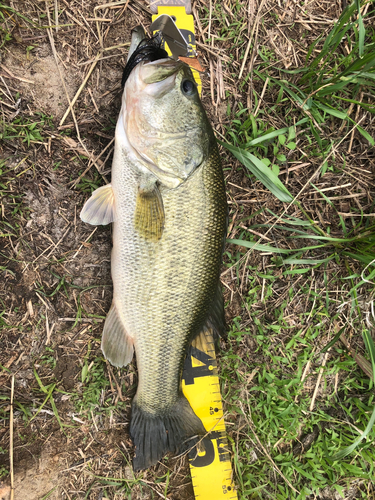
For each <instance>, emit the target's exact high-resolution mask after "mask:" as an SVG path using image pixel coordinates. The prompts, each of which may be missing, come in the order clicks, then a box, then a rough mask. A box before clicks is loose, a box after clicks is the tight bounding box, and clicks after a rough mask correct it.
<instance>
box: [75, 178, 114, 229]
mask: <svg viewBox="0 0 375 500" xmlns="http://www.w3.org/2000/svg"><path fill="white" fill-rule="evenodd" d="M80 217H81V219H82V220H83V222H87V223H88V224H92V225H93V226H99V225H103V226H105V225H106V224H109V223H110V222H113V221H114V220H115V198H114V195H113V189H112V186H111V184H107V185H106V186H102V187H100V188H99V189H96V190H95V191H94V192H93V193H92V195H91V196H90V198H89V199H88V200H87V201H86V203H85V204H84V206H83V209H82V212H81V214H80Z"/></svg>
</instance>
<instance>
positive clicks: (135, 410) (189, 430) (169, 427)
mask: <svg viewBox="0 0 375 500" xmlns="http://www.w3.org/2000/svg"><path fill="white" fill-rule="evenodd" d="M204 434H206V430H205V428H204V426H203V424H202V422H201V420H200V419H199V418H198V417H197V416H196V415H195V413H194V412H193V410H192V408H191V406H190V404H189V402H188V400H187V399H186V398H185V396H184V395H183V394H181V395H180V396H179V399H178V401H177V403H176V404H175V405H174V406H173V408H171V409H170V410H168V411H166V412H165V413H164V414H159V415H154V414H151V413H148V412H145V411H144V410H143V409H142V408H141V407H140V406H138V404H137V402H136V401H133V405H132V418H131V422H130V436H131V438H132V439H133V442H134V444H135V447H136V448H135V457H134V459H133V466H134V469H135V470H142V469H147V468H148V467H151V465H155V464H156V463H157V462H158V461H159V460H160V459H161V458H163V456H164V455H165V454H166V453H167V452H169V451H170V452H172V453H177V452H178V451H183V449H184V448H185V449H188V448H189V447H191V446H194V445H195V444H196V443H197V441H198V440H197V439H195V440H194V439H192V440H189V442H188V443H184V442H185V441H186V440H188V439H189V438H193V437H194V436H197V435H199V436H203V435H204ZM183 444H185V446H183ZM180 448H182V449H180Z"/></svg>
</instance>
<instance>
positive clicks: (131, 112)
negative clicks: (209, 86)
mask: <svg viewBox="0 0 375 500" xmlns="http://www.w3.org/2000/svg"><path fill="white" fill-rule="evenodd" d="M121 114H122V124H123V127H124V129H125V134H126V137H127V141H128V143H129V145H130V146H131V148H132V149H133V150H134V151H135V152H136V154H137V156H138V158H140V159H141V163H142V165H143V167H144V168H146V169H148V171H149V172H151V173H152V174H154V175H155V176H156V178H157V179H158V181H159V182H160V183H161V184H164V185H165V186H166V187H168V188H172V189H173V188H176V187H178V186H179V185H180V184H181V183H182V182H184V181H185V180H186V179H187V178H188V177H189V176H190V175H191V174H192V173H193V172H194V171H195V170H196V169H197V167H199V166H200V165H201V164H202V162H203V161H204V160H205V159H206V158H208V156H209V149H210V144H211V141H212V139H213V132H212V129H211V126H210V124H209V122H208V120H207V117H206V113H205V111H204V109H203V106H202V104H201V101H200V98H199V94H198V89H197V85H196V83H195V80H194V77H193V75H192V72H191V70H190V68H189V67H188V66H187V65H186V64H184V63H182V62H180V61H174V60H172V59H159V60H157V61H153V62H142V63H140V64H139V65H137V66H136V67H135V68H134V69H133V71H132V72H131V74H130V76H129V78H128V80H127V82H126V85H125V88H124V94H123V102H122V111H121Z"/></svg>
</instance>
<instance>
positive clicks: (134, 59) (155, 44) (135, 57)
mask: <svg viewBox="0 0 375 500" xmlns="http://www.w3.org/2000/svg"><path fill="white" fill-rule="evenodd" d="M167 56H168V54H167V52H166V51H165V50H164V49H163V48H162V39H161V37H160V36H159V35H158V34H157V35H154V36H152V37H151V38H147V37H146V38H144V39H143V40H141V42H140V43H139V44H138V46H137V47H136V49H135V50H134V51H133V52H132V53H131V54H130V56H129V58H128V62H127V63H126V66H125V68H124V72H123V75H122V80H121V86H122V87H125V83H126V81H127V80H128V78H129V76H130V73H131V72H132V71H133V69H134V68H135V67H136V66H138V65H139V64H140V63H142V62H144V61H159V60H164V58H166V57H167Z"/></svg>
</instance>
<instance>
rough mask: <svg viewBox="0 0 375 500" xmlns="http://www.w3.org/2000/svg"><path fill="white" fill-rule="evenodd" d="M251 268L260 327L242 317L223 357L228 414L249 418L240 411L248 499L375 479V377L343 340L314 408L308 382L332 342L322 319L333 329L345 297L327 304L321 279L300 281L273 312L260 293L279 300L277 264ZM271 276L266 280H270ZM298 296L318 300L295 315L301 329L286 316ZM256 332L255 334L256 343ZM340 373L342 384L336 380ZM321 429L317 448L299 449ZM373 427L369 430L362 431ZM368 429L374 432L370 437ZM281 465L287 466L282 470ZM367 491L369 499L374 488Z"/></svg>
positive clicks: (239, 442)
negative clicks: (315, 288)
mask: <svg viewBox="0 0 375 500" xmlns="http://www.w3.org/2000/svg"><path fill="white" fill-rule="evenodd" d="M249 270H250V271H251V273H250V276H251V278H250V289H249V292H248V293H247V294H246V296H245V297H244V300H245V301H246V309H247V311H248V318H249V320H250V324H251V328H249V327H243V326H241V324H242V323H243V319H241V318H238V319H237V320H234V322H233V325H232V327H231V330H230V332H229V335H228V340H229V345H230V346H231V347H230V349H229V350H228V349H225V350H224V351H223V352H222V355H221V356H222V357H221V380H222V394H223V397H224V400H225V401H226V408H227V411H228V412H229V416H228V421H229V422H230V421H231V420H232V418H234V416H235V415H240V416H242V418H241V419H240V423H241V425H240V426H238V420H237V417H236V418H235V422H236V425H235V427H234V431H233V432H232V439H233V453H234V464H235V470H236V478H237V480H238V481H239V486H240V489H239V497H240V499H248V498H269V496H268V495H271V496H270V498H275V499H279V500H281V499H285V500H286V499H292V498H295V499H297V498H298V499H303V498H306V497H307V496H308V495H312V494H318V493H319V492H320V491H321V490H322V489H323V488H325V487H329V488H331V489H336V490H337V491H338V492H339V493H341V492H343V491H344V489H345V488H348V487H349V486H350V482H351V481H352V480H353V479H354V478H357V479H363V480H364V481H365V482H366V481H370V482H371V481H375V474H374V462H375V451H374V448H373V441H374V439H375V429H374V428H373V427H372V424H373V419H374V396H373V392H372V391H371V392H369V389H370V388H371V384H372V382H371V381H370V380H369V379H368V377H367V376H366V375H365V374H364V373H361V372H360V371H358V366H357V364H356V362H355V361H354V360H353V359H352V358H351V357H349V356H348V355H347V353H346V349H343V347H342V346H341V344H336V343H335V345H334V346H333V347H332V349H333V352H331V354H330V357H329V361H328V362H327V364H326V366H325V367H324V370H323V377H322V380H321V383H320V390H321V391H322V392H323V394H321V396H320V402H319V404H316V405H315V407H314V409H313V410H312V411H310V409H309V406H310V403H311V394H312V390H311V388H310V390H308V389H306V386H307V387H309V386H310V384H311V386H312V387H314V386H315V383H316V379H317V374H318V372H319V371H320V366H321V361H322V357H323V355H324V354H323V345H324V342H326V340H325V339H327V338H330V335H329V334H328V335H327V334H326V333H325V331H322V323H323V324H325V330H326V331H329V330H330V329H331V328H332V325H333V322H332V323H331V321H332V317H334V318H333V319H335V317H336V319H337V317H338V316H339V315H338V314H335V304H333V303H332V302H331V301H330V300H328V302H327V300H326V297H325V295H324V294H323V295H321V294H316V293H311V291H310V294H309V289H310V281H311V280H307V282H306V284H305V285H304V287H303V289H302V290H301V291H300V292H297V290H293V287H292V288H291V292H289V293H288V294H287V296H286V298H285V300H284V301H283V302H282V303H281V304H280V306H279V307H278V308H275V309H269V310H267V311H266V313H265V311H264V310H262V309H261V308H260V302H261V300H260V296H261V293H262V289H263V303H264V304H267V302H269V301H271V300H273V299H274V297H273V296H274V295H275V291H274V289H275V284H277V283H278V280H279V278H278V277H277V276H276V275H277V268H276V267H272V266H271V267H269V268H268V269H267V273H266V274H265V273H262V272H259V271H257V269H256V268H249ZM262 281H264V284H260V282H262ZM279 283H280V282H279ZM298 294H299V295H300V298H303V300H305V299H306V297H308V301H309V303H310V307H311V306H312V307H313V308H314V309H313V311H314V314H313V315H311V317H310V318H308V314H307V313H306V312H303V313H301V314H299V315H298V317H296V318H295V321H296V323H297V325H298V326H293V324H291V323H290V322H288V321H287V320H286V319H284V318H285V316H286V314H287V313H288V312H289V311H290V308H289V303H291V302H293V300H297V299H298V297H297V299H296V295H298ZM327 306H328V307H327ZM306 311H309V307H307V308H306ZM353 322H354V324H356V325H357V326H358V327H360V318H358V317H356V316H355V314H353ZM331 336H333V334H331ZM322 337H323V338H322ZM248 339H251V341H252V344H251V345H252V347H251V348H250V349H249V347H248V345H249V344H248V342H247V340H248ZM281 339H282V340H281ZM254 346H256V347H255V348H254ZM307 363H311V370H310V371H309V374H308V377H307V378H305V379H304V380H302V374H303V372H304V369H305V367H306V365H307ZM339 374H340V383H339V385H338V388H337V391H335V390H334V379H335V376H336V375H339ZM343 374H344V375H343ZM249 377H250V378H251V379H252V380H251V383H250V384H248V382H247V381H248V380H249ZM341 380H342V381H341ZM310 381H311V382H310ZM370 419H371V421H370ZM316 426H317V427H318V432H317V435H316V436H315V438H314V439H313V442H312V444H311V447H310V448H309V449H308V450H307V451H304V452H303V453H302V454H300V455H295V454H294V453H293V450H295V448H296V446H297V445H298V442H299V440H300V439H301V437H302V436H304V435H306V434H309V433H312V431H313V429H314V427H316ZM366 427H369V428H368V432H367V436H361V433H363V431H364V430H365V429H366ZM230 428H232V427H230ZM234 436H237V438H236V439H235V438H234ZM359 436H361V437H363V438H364V439H361V440H360V442H359V440H358V437H359ZM258 440H259V442H258ZM356 440H357V441H356ZM259 443H262V445H263V446H264V448H265V449H266V450H267V452H268V454H269V456H267V455H266V454H265V452H264V450H263V449H262V448H261V447H260V445H259ZM353 443H354V445H353ZM349 447H350V448H349ZM347 448H349V449H347ZM271 460H272V462H271ZM274 465H276V466H277V467H278V469H279V470H280V473H277V472H275V470H274ZM287 481H289V483H290V484H291V485H293V487H294V488H295V489H296V490H298V492H299V494H297V493H296V492H295V491H293V489H292V488H291V487H290V486H288V484H287ZM264 489H266V490H267V495H266V496H263V490H264ZM358 498H367V497H366V493H365V492H364V493H363V496H362V497H358Z"/></svg>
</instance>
